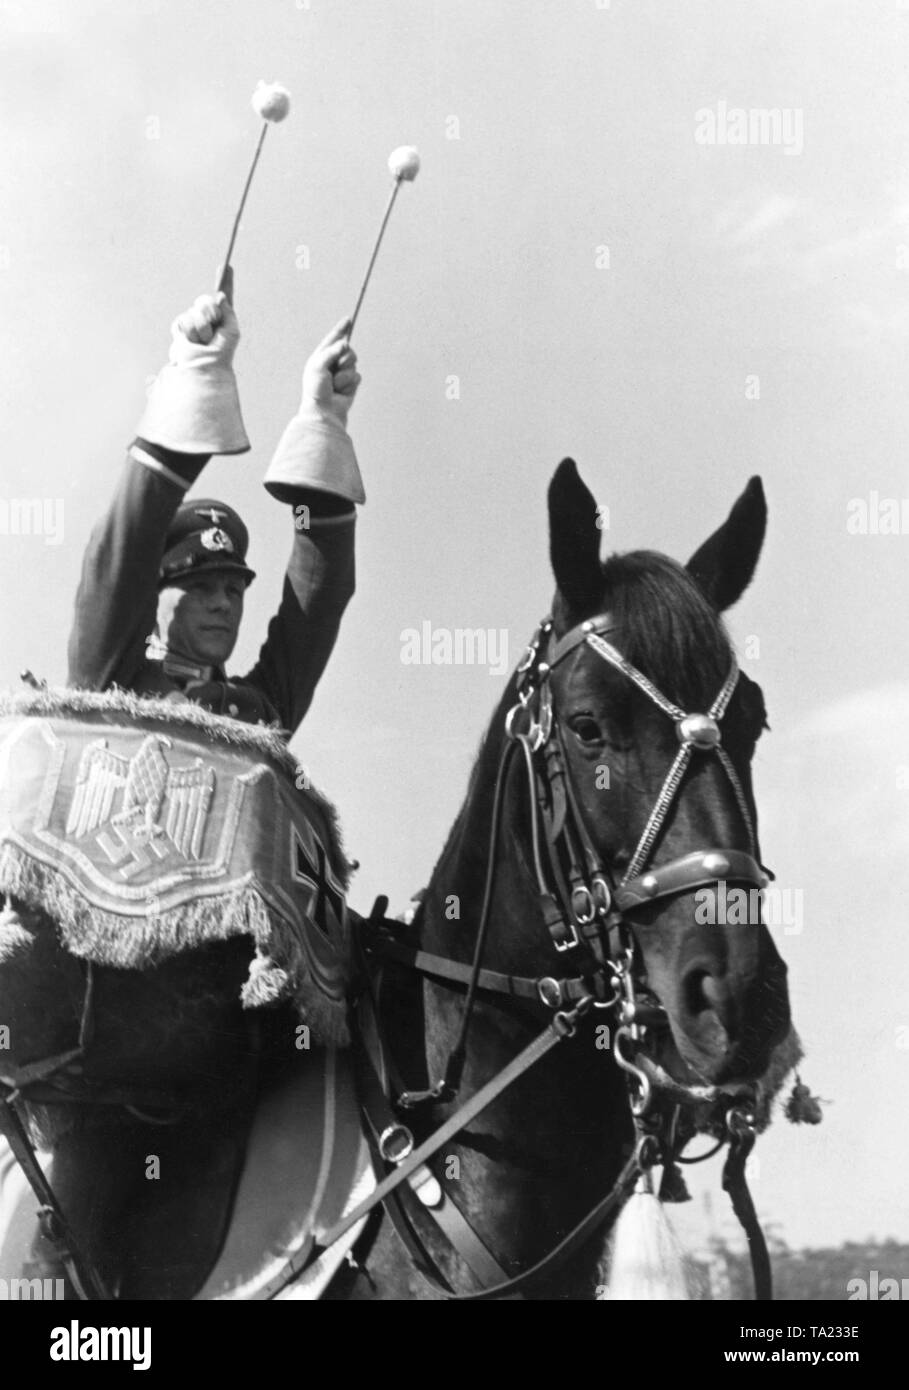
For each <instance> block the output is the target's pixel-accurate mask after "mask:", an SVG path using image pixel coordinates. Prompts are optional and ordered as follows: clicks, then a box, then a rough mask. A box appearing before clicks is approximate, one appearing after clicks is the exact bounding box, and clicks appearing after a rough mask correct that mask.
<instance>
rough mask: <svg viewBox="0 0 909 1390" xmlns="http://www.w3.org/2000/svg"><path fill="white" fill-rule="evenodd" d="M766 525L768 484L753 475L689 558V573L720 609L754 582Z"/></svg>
mask: <svg viewBox="0 0 909 1390" xmlns="http://www.w3.org/2000/svg"><path fill="white" fill-rule="evenodd" d="M766 529H767V503H766V501H765V499H764V488H763V485H762V483H761V480H760V478H752V479H751V480H750V481H749V483H748V486H747V487H746V488H745V491H744V492H743V493H742V495H741V497H740V498H739V499H738V501H737V502H736V504H735V506H734V507H733V508H732V511H731V512H730V513H729V515H728V516H727V518H726V520H725V521H724V522H723V524H722V526H721V527H719V529H718V530H716V531H714V533H713V535H712V536H711V537H710V539H709V540H706V541H705V542H704V544H703V545H702V546H701V547H700V549H699V550H696V551H695V553H694V554H693V555H692V557H691V559H690V560H689V561H688V566H687V568H688V572H689V574H690V575H691V576H692V578H694V579H695V580H696V581H697V583H698V584H699V585H700V587H701V589H702V590H703V592H704V593H705V594H706V595H707V597H708V598H709V600H710V602H711V603H712V604H713V605H714V607H715V608H716V609H717V611H718V612H720V613H722V612H723V610H724V609H726V608H731V607H732V605H733V604H734V603H736V602H738V600H739V599H740V598H741V597H742V594H743V593H744V592H745V590H746V589H747V588H748V585H749V584H750V583H751V580H752V578H753V576H754V571H755V569H756V567H757V562H758V556H759V555H760V553H761V546H762V545H763V544H764V532H765V530H766Z"/></svg>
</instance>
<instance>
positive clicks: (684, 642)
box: [433, 550, 731, 874]
mask: <svg viewBox="0 0 909 1390" xmlns="http://www.w3.org/2000/svg"><path fill="white" fill-rule="evenodd" d="M601 571H602V580H603V585H602V589H601V595H602V597H601V599H600V600H599V602H598V603H597V604H596V607H595V608H591V609H590V611H589V614H588V613H586V612H585V613H584V614H582V615H581V617H586V616H592V615H593V613H594V612H608V613H610V614H612V616H613V617H614V618H615V622H616V631H615V633H614V634H610V640H611V641H612V642H613V644H614V645H615V646H617V647H618V648H619V650H620V651H621V652H622V654H623V656H625V657H627V659H628V660H629V661H630V662H631V663H632V665H633V666H637V667H638V669H639V670H641V671H642V672H643V673H644V675H645V676H647V677H648V678H649V679H650V680H652V681H653V682H654V684H655V685H657V686H658V687H659V689H660V690H661V691H662V692H663V694H664V695H666V696H668V697H669V699H670V700H672V701H674V702H675V703H676V704H679V705H681V706H682V708H683V709H686V710H692V711H698V710H702V709H706V708H707V707H708V706H709V704H710V703H711V701H712V700H713V699H715V697H716V695H717V692H718V691H719V689H720V687H721V685H722V683H723V681H724V680H725V679H726V676H727V675H728V674H729V662H730V653H731V645H730V641H729V636H728V634H727V632H726V628H725V625H724V623H723V621H722V619H721V618H720V616H719V615H718V613H717V612H716V610H715V609H714V608H713V607H712V606H711V604H710V603H709V602H708V600H707V599H706V598H705V596H704V594H703V593H702V592H701V590H700V589H699V587H698V585H697V583H696V582H695V580H694V579H693V578H692V576H691V575H690V574H689V573H688V571H687V570H686V569H685V568H684V566H683V565H680V564H679V563H678V562H677V561H676V560H672V559H670V557H669V556H668V555H663V554H661V553H660V552H659V551H656V550H631V551H628V552H627V553H626V554H624V555H611V556H610V557H609V559H608V560H606V562H605V563H604V564H603V565H602V566H601ZM574 621H575V619H572V622H574ZM516 698H517V697H516V694H515V675H514V673H512V675H511V677H510V679H509V681H508V684H507V686H506V688H505V691H504V694H503V696H502V699H501V701H500V702H499V705H498V707H497V709H496V712H495V714H494V715H493V718H492V720H491V722H490V724H489V726H488V728H487V729H486V731H485V733H484V734H483V736H482V738H481V740H480V746H479V748H478V750H477V754H476V757H475V759H474V763H473V767H472V768H471V772H470V779H469V782H468V786H467V795H466V796H465V798H464V802H463V804H462V806H461V809H460V811H459V812H458V816H457V819H456V820H455V823H454V825H453V826H452V827H451V831H450V833H449V836H448V839H447V841H446V843H445V846H444V848H443V850H442V853H441V854H440V855H439V858H438V860H437V862H436V867H435V869H434V870H433V873H434V874H435V873H436V872H438V869H439V866H440V865H441V864H442V863H443V862H444V861H445V859H446V858H447V856H448V853H449V850H450V848H451V847H452V846H453V845H454V844H455V843H456V842H457V841H458V839H459V838H460V835H461V832H462V829H463V826H464V820H465V817H466V815H467V813H468V810H469V808H470V806H471V805H472V803H473V800H474V797H475V795H476V793H477V791H478V789H479V788H480V786H481V774H482V773H483V772H487V773H489V774H490V775H491V772H492V765H493V760H494V759H495V758H496V757H497V756H498V751H499V748H500V746H501V738H502V733H503V729H504V716H505V713H506V711H507V710H508V709H510V708H511V706H512V705H513V704H514V703H515V700H516ZM487 790H488V788H487Z"/></svg>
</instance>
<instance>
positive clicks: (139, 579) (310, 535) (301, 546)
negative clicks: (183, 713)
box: [68, 439, 356, 735]
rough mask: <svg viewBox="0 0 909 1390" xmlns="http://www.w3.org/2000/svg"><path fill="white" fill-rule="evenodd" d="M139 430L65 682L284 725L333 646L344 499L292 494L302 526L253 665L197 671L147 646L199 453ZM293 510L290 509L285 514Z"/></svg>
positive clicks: (347, 518) (350, 520)
mask: <svg viewBox="0 0 909 1390" xmlns="http://www.w3.org/2000/svg"><path fill="white" fill-rule="evenodd" d="M207 461H208V460H207V458H206V457H202V456H199V455H188V454H175V453H173V452H171V451H169V450H165V449H163V448H161V447H160V446H159V445H155V444H148V443H146V442H145V441H144V440H141V439H140V440H137V441H136V442H135V444H134V445H133V447H132V448H131V450H130V453H129V456H128V458H127V462H126V468H125V471H124V473H123V474H122V476H121V478H120V481H119V483H118V485H117V488H116V491H115V493H114V497H113V500H112V502H111V504H110V506H109V507H108V509H107V512H106V513H105V515H104V516H103V517H102V518H101V520H100V522H99V523H98V525H97V526H96V527H95V529H94V531H93V532H92V535H91V538H90V540H89V543H88V547H87V549H86V552H85V558H84V561H83V566H82V578H81V582H80V584H79V589H78V592H77V594H76V608H75V616H74V619H73V627H72V632H71V635H70V640H69V676H68V683H69V685H71V686H76V687H79V688H80V689H83V690H108V689H110V688H111V687H112V686H119V687H121V688H122V689H125V690H132V691H134V692H135V693H137V694H141V695H156V696H159V697H162V698H163V697H166V696H168V695H170V694H173V693H174V692H181V693H182V694H183V695H185V697H186V698H188V699H190V700H192V701H193V702H194V703H196V704H200V705H203V706H204V707H205V708H206V709H209V710H211V711H212V712H213V713H215V714H227V715H231V716H233V717H234V718H236V719H240V720H243V721H245V722H247V723H259V722H265V723H273V722H275V721H277V723H279V724H280V726H281V728H282V729H285V730H287V732H288V735H291V734H293V733H294V731H295V730H296V729H297V727H298V725H299V724H300V722H301V720H302V719H303V716H304V715H305V714H306V711H307V710H308V709H309V706H310V704H311V702H312V698H313V693H314V691H315V688H316V686H317V684H318V682H319V680H320V678H321V676H322V672H323V671H324V670H325V666H326V663H327V662H328V658H329V656H330V655H331V651H332V648H333V647H334V644H335V639H336V638H337V635H338V628H339V625H340V622H341V615H342V614H343V612H344V609H345V607H346V606H347V603H348V602H349V600H350V598H351V595H352V594H353V592H354V529H355V517H356V513H355V510H354V508H353V507H352V506H351V505H350V504H348V503H343V502H341V501H340V500H339V499H338V498H333V497H331V496H330V495H328V494H324V493H319V494H317V493H313V492H309V493H303V492H302V491H301V493H300V499H299V500H300V501H301V502H303V501H304V500H305V502H306V504H307V506H308V509H309V515H308V520H309V526H308V528H307V529H299V530H297V529H295V530H294V536H293V545H292V549H291V554H290V560H289V562H288V565H287V570H286V573H285V576H284V586H283V591H282V595H281V602H280V604H279V606H278V611H277V612H276V613H275V616H274V617H273V618H272V620H271V622H270V623H269V626H268V632H267V635H266V638H265V641H264V642H263V644H262V647H261V649H260V651H259V657H258V660H257V661H256V664H255V665H254V666H253V668H252V670H250V671H248V672H247V674H246V675H245V676H240V677H228V676H226V675H225V673H224V672H223V671H221V670H219V669H217V668H215V669H214V670H212V671H211V672H210V673H209V672H206V673H205V674H206V676H208V675H210V679H203V680H202V681H201V682H200V681H198V680H196V681H192V680H188V679H186V678H185V677H184V676H183V675H182V674H181V673H175V671H174V668H173V665H172V664H171V663H168V662H165V661H163V660H161V661H158V660H153V659H151V658H150V657H149V655H148V654H147V652H146V646H147V643H148V639H149V636H150V634H151V633H152V632H153V630H154V626H155V617H156V612H157V603H158V585H159V570H160V566H161V559H162V556H163V553H164V542H165V536H166V534H167V530H168V527H169V526H170V524H171V522H172V520H173V518H174V514H175V513H176V511H177V508H178V507H179V505H180V503H181V502H182V501H183V494H184V492H185V491H186V489H187V488H188V487H189V486H191V485H192V484H193V483H194V482H195V480H196V478H197V477H198V476H199V474H200V473H201V471H202V469H203V467H204V466H205V464H206V463H207ZM292 515H294V513H292Z"/></svg>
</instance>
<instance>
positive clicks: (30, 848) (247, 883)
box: [0, 691, 350, 1043]
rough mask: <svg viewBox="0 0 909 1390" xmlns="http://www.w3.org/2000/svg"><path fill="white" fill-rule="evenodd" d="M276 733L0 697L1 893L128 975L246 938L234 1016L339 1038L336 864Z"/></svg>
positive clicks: (193, 712)
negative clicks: (286, 1020)
mask: <svg viewBox="0 0 909 1390" xmlns="http://www.w3.org/2000/svg"><path fill="white" fill-rule="evenodd" d="M301 780H302V781H303V782H304V784H305V782H306V780H307V779H306V778H305V777H303V778H302V779H301V775H300V770H299V768H298V766H297V764H296V762H295V760H294V759H293V757H292V756H291V754H290V753H289V752H288V750H287V748H286V745H285V744H284V742H283V740H282V739H281V737H280V735H279V733H278V732H277V731H275V730H271V729H266V728H258V727H254V726H248V725H243V724H239V723H238V722H237V721H236V720H232V719H225V718H220V717H218V716H216V715H212V714H209V713H208V712H207V711H205V710H202V709H199V708H197V707H194V706H189V705H174V704H171V703H169V702H167V701H163V700H149V699H142V698H139V697H137V696H132V695H130V694H128V693H125V692H120V691H117V692H111V693H104V694H92V693H89V692H79V691H57V692H54V691H42V692H38V693H35V694H28V695H14V696H5V697H0V892H2V893H6V894H10V895H13V896H14V897H16V898H18V899H19V900H21V901H23V902H24V903H26V904H27V905H28V906H29V907H32V908H37V909H40V910H42V911H44V912H46V913H47V914H48V915H49V916H50V917H51V918H53V920H54V921H55V922H56V923H57V925H58V929H59V931H60V934H61V937H62V940H63V942H64V944H65V945H66V947H67V948H68V949H69V950H70V951H72V952H73V953H74V954H75V955H77V956H80V957H82V958H83V959H86V960H91V961H94V962H96V963H98V964H100V965H109V966H115V967H118V968H121V969H142V968H144V967H148V966H152V965H155V964H157V963H158V962H160V961H161V960H163V959H164V958H166V957H167V956H170V955H173V954H174V953H175V952H179V951H184V950H187V949H191V948H193V947H197V946H200V945H202V944H204V943H206V942H210V941H215V940H223V939H226V938H228V937H231V936H236V935H239V934H241V933H247V934H249V935H250V936H251V937H252V938H253V940H254V941H255V945H256V955H255V957H254V959H253V963H252V965H251V966H250V975H249V979H248V980H247V982H246V984H245V985H244V987H243V995H242V998H243V1003H244V1004H245V1005H246V1006H248V1007H253V1006H256V1005H259V1004H265V1003H270V1002H274V1001H276V1000H279V999H292V1000H294V1001H295V1003H296V1004H297V1006H298V1007H299V1009H300V1013H301V1017H302V1018H303V1019H304V1021H305V1022H307V1023H309V1024H311V1025H312V1028H313V1031H314V1033H315V1034H316V1038H317V1040H318V1041H320V1042H333V1043H340V1042H345V1041H346V1040H347V1034H346V1007H345V993H346V986H347V979H348V962H349V957H350V952H349V926H348V914H347V907H346V902H345V888H346V884H347V871H348V867H349V866H348V864H347V861H346V860H345V858H344V855H343V851H342V849H341V845H340V840H339V836H338V833H337V826H336V821H335V816H334V812H333V809H332V807H331V806H330V804H329V803H328V802H327V801H326V800H325V799H324V798H323V797H322V796H320V795H319V794H318V793H317V792H315V791H313V790H312V789H310V788H308V787H307V786H305V785H304V786H302V787H301V786H299V785H298V783H299V782H300V781H301Z"/></svg>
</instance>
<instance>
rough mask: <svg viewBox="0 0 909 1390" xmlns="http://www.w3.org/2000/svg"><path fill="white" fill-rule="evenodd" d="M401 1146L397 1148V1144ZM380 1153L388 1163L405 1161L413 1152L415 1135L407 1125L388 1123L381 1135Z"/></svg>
mask: <svg viewBox="0 0 909 1390" xmlns="http://www.w3.org/2000/svg"><path fill="white" fill-rule="evenodd" d="M396 1144H399V1145H400V1148H399V1149H396V1147H395V1145H396ZM379 1153H380V1154H381V1155H382V1158H383V1159H384V1160H385V1162H386V1163H394V1164H395V1165H397V1164H399V1163H403V1162H404V1160H405V1158H408V1157H409V1156H410V1154H412V1153H413V1135H412V1134H411V1132H410V1130H409V1129H408V1128H407V1126H406V1125H388V1127H387V1128H386V1129H383V1130H382V1133H381V1134H380V1135H379Z"/></svg>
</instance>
